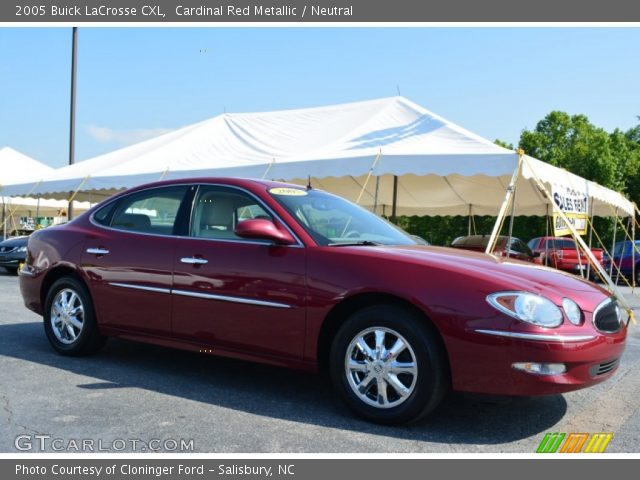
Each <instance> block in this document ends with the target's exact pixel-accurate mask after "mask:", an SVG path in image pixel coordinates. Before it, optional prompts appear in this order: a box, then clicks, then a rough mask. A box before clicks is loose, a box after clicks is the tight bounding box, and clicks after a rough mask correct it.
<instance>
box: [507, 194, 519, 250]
mask: <svg viewBox="0 0 640 480" xmlns="http://www.w3.org/2000/svg"><path fill="white" fill-rule="evenodd" d="M517 193H518V192H517V191H516V188H515V186H514V188H513V196H512V197H511V213H510V214H509V238H508V239H507V245H506V247H507V258H509V257H510V256H511V239H512V238H513V221H514V218H515V213H516V195H517Z"/></svg>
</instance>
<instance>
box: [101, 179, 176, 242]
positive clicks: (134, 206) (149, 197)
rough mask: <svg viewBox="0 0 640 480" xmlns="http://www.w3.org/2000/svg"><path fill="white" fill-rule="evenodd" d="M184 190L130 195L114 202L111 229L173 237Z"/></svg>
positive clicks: (166, 188) (161, 190)
mask: <svg viewBox="0 0 640 480" xmlns="http://www.w3.org/2000/svg"><path fill="white" fill-rule="evenodd" d="M187 188H188V187H187V186H183V185H180V186H176V187H162V188H154V189H152V190H145V191H143V192H139V193H134V194H131V195H129V196H128V197H125V198H123V199H122V200H120V201H119V202H118V207H117V208H116V211H115V213H114V215H113V219H112V221H111V226H112V227H113V228H118V229H121V230H129V231H132V232H141V233H153V234H158V235H173V233H174V227H175V224H176V218H177V216H178V210H179V209H180V204H181V203H182V200H183V198H184V195H185V193H186V192H187Z"/></svg>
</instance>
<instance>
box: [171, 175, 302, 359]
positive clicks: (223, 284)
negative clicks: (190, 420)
mask: <svg viewBox="0 0 640 480" xmlns="http://www.w3.org/2000/svg"><path fill="white" fill-rule="evenodd" d="M193 205H194V207H193V214H192V218H191V228H190V238H179V239H177V247H176V250H175V254H174V269H175V270H174V283H173V333H174V335H175V336H177V337H179V338H182V339H184V340H188V341H191V342H193V343H196V344H198V345H203V346H211V345H212V346H216V347H219V348H223V349H225V350H227V351H248V352H250V354H251V355H262V356H277V357H291V358H296V359H299V358H301V357H302V354H303V345H304V333H305V308H306V305H305V301H306V300H305V296H306V281H305V274H306V250H305V248H304V247H303V245H302V244H298V245H287V246H283V245H275V244H272V243H270V242H265V241H261V240H248V239H243V238H240V237H238V236H237V235H236V234H235V233H234V229H235V226H236V225H237V224H238V223H239V222H242V221H243V220H246V219H249V218H264V219H268V220H271V221H273V222H274V223H277V224H279V225H280V226H283V224H282V223H281V221H280V220H279V219H277V218H276V217H275V215H274V214H273V212H271V211H270V210H269V208H268V207H267V206H266V205H264V203H262V202H261V201H260V200H259V199H258V198H257V197H255V196H253V194H251V193H249V192H247V191H245V190H241V189H238V188H235V187H234V188H232V187H225V186H214V185H203V186H201V187H199V191H198V193H197V195H196V198H195V200H194V202H193Z"/></svg>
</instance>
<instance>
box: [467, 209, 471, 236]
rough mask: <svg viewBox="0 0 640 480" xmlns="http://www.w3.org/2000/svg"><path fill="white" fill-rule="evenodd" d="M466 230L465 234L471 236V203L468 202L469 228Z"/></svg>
mask: <svg viewBox="0 0 640 480" xmlns="http://www.w3.org/2000/svg"><path fill="white" fill-rule="evenodd" d="M467 230H468V232H467V235H468V236H471V204H469V228H468V229H467Z"/></svg>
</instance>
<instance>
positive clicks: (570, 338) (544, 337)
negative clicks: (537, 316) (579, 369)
mask: <svg viewBox="0 0 640 480" xmlns="http://www.w3.org/2000/svg"><path fill="white" fill-rule="evenodd" d="M474 332H476V333H483V334H485V335H495V336H497V337H508V338H518V339H521V340H533V341H537V342H558V343H569V342H588V341H589V340H593V339H594V338H596V336H595V335H549V334H547V333H524V332H505V331H504V330H482V329H476V330H474Z"/></svg>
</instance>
